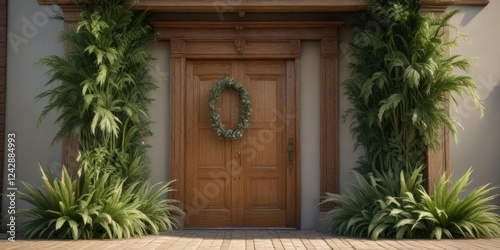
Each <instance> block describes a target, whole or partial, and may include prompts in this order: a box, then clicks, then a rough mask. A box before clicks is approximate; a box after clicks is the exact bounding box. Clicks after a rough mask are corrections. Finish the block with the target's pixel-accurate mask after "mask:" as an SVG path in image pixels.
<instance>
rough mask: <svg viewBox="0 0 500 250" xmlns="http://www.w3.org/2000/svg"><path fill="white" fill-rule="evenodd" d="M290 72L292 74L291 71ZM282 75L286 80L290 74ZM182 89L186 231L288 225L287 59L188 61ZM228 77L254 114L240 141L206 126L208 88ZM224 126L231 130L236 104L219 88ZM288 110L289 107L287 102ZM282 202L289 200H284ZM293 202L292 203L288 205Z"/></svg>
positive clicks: (290, 221)
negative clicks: (241, 87) (239, 88)
mask: <svg viewBox="0 0 500 250" xmlns="http://www.w3.org/2000/svg"><path fill="white" fill-rule="evenodd" d="M289 71H290V70H289ZM291 71H293V72H288V74H294V70H291ZM186 72H187V76H186V79H187V83H186V95H187V96H186V101H187V103H186V113H187V114H186V117H187V120H186V126H187V129H186V188H185V190H186V193H185V195H186V200H185V208H186V212H187V220H186V222H187V226H188V227H294V226H295V220H294V218H295V217H290V216H288V218H287V214H290V213H293V212H294V211H296V210H295V207H294V205H293V204H295V202H294V201H290V199H294V198H293V197H294V195H289V193H290V192H296V190H295V186H294V185H293V184H294V183H295V182H294V178H295V171H293V169H294V168H291V167H292V166H289V165H288V158H287V157H288V155H287V140H288V137H289V136H292V137H293V135H289V136H287V131H289V130H287V126H295V121H293V122H290V121H284V120H283V119H282V117H287V115H286V112H287V107H286V98H285V97H286V96H287V94H289V95H290V94H292V95H293V94H294V93H287V91H294V89H295V88H294V87H287V85H291V86H295V83H294V82H290V81H288V82H287V79H293V77H292V78H290V77H287V61H285V60H279V61H189V62H188V63H187V71H186ZM226 76H229V77H234V78H235V79H236V80H237V81H239V82H241V83H242V84H243V85H244V86H245V88H246V89H247V90H248V92H249V93H250V97H251V102H252V116H251V119H250V126H249V128H248V129H247V130H246V132H245V135H244V137H243V138H240V139H237V140H232V141H231V140H225V139H222V138H219V137H218V136H217V135H216V134H215V132H214V131H213V129H212V127H211V125H210V118H209V112H208V99H209V95H210V92H211V89H212V87H213V86H214V85H215V84H216V83H217V81H219V80H221V79H223V78H224V77H226ZM217 105H218V110H219V114H221V117H222V122H223V124H225V125H226V126H231V127H236V126H237V124H238V122H239V116H240V110H241V101H240V99H239V97H238V95H237V94H236V92H235V91H234V90H225V91H224V92H223V93H222V94H221V96H220V97H219V100H218V102H217ZM291 105H294V104H291ZM287 199H288V200H287ZM291 204H292V205H291Z"/></svg>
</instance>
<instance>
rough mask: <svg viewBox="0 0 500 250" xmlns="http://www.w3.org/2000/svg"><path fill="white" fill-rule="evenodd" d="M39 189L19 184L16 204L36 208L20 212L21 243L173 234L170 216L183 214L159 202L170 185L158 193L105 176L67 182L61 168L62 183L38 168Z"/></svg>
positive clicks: (170, 202) (167, 202)
mask: <svg viewBox="0 0 500 250" xmlns="http://www.w3.org/2000/svg"><path fill="white" fill-rule="evenodd" d="M40 170H41V172H42V179H43V187H37V186H35V185H33V184H30V183H23V184H24V185H25V187H26V188H27V191H26V192H21V193H20V199H22V200H24V201H26V202H28V203H29V204H31V205H33V206H34V207H35V208H33V209H26V210H22V211H20V212H19V213H20V215H21V218H22V220H23V223H21V227H20V228H19V230H20V232H21V233H22V234H23V235H24V237H26V238H29V239H30V238H58V239H74V240H77V239H92V238H122V237H126V238H129V237H135V236H142V235H145V234H149V233H153V234H158V233H159V232H160V231H169V230H172V229H173V228H174V223H175V221H174V220H173V219H172V218H171V216H172V215H173V214H175V213H179V214H181V213H182V211H180V209H179V208H178V207H177V206H176V204H175V203H176V201H174V200H169V199H163V197H162V196H164V195H167V194H168V193H170V192H172V191H173V190H172V189H171V182H169V183H167V184H165V185H162V186H160V187H158V185H159V184H156V185H150V184H149V183H148V182H146V183H139V182H135V183H132V184H131V185H129V187H127V188H124V186H123V184H124V181H123V180H121V179H120V178H114V177H113V176H111V175H109V174H104V175H102V176H92V177H88V176H87V177H80V179H78V180H72V179H71V177H70V176H69V174H68V172H67V171H66V169H65V168H63V172H62V177H61V179H57V178H55V177H54V175H53V174H52V173H50V172H48V173H46V171H44V170H43V168H42V167H40Z"/></svg>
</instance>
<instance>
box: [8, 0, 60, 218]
mask: <svg viewBox="0 0 500 250" xmlns="http://www.w3.org/2000/svg"><path fill="white" fill-rule="evenodd" d="M7 5H8V6H7V8H8V9H7V13H8V20H7V31H8V34H7V86H6V88H7V93H8V95H7V98H6V101H7V105H6V113H5V117H6V122H5V133H6V134H7V133H15V134H16V151H15V152H16V170H15V174H16V186H17V187H18V188H20V187H22V185H21V181H25V182H30V183H41V178H40V171H39V169H38V164H39V163H40V164H43V165H47V166H50V167H52V168H53V169H60V166H61V165H60V160H61V146H60V144H55V145H52V144H51V142H52V139H53V137H54V136H55V134H56V133H57V131H58V128H57V127H56V126H54V125H53V121H54V120H55V114H51V115H49V116H48V117H47V119H46V121H45V122H44V123H42V124H41V125H40V127H39V128H37V127H36V121H37V119H38V116H39V115H40V112H41V111H42V108H43V107H44V106H45V105H46V103H47V100H41V101H39V102H37V101H36V98H35V96H36V95H38V94H40V93H41V92H42V91H43V90H44V89H45V88H44V85H45V82H46V81H47V77H46V76H45V75H44V73H45V72H46V71H47V69H48V68H46V67H42V66H39V65H34V63H35V62H36V61H37V60H38V59H40V58H42V57H44V56H48V55H61V54H62V53H63V51H64V46H63V45H62V44H61V43H59V42H58V36H59V32H60V31H61V30H62V29H63V22H62V21H59V20H54V19H50V18H49V17H50V16H53V15H54V14H55V12H54V11H56V10H58V8H56V7H54V6H44V7H42V6H40V5H38V4H37V3H36V1H35V0H15V1H14V0H9V1H8V4H7ZM4 166H7V165H6V159H5V160H4ZM6 171H7V168H4V176H5V177H6V176H7V174H6ZM5 188H6V184H5V183H4V185H3V189H4V190H5ZM6 198H7V197H5V196H3V197H2V201H3V202H4V203H3V204H2V212H3V214H5V212H6V206H5V205H6V204H7V203H6V202H7V199H6ZM16 205H21V206H23V205H22V203H21V202H20V201H19V199H18V200H17V203H16ZM16 208H20V207H19V206H16Z"/></svg>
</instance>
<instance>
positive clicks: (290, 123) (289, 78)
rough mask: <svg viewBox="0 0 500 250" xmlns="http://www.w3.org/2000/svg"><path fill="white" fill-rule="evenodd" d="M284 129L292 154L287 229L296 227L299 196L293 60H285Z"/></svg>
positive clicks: (289, 170)
mask: <svg viewBox="0 0 500 250" xmlns="http://www.w3.org/2000/svg"><path fill="white" fill-rule="evenodd" d="M285 89H286V90H285V91H286V92H285V93H286V95H285V98H286V102H285V108H286V110H285V114H286V115H285V118H286V122H285V127H286V133H285V134H286V139H285V140H284V141H285V143H287V145H286V148H287V150H288V151H290V150H292V152H287V153H288V154H291V155H288V157H290V156H291V157H292V158H291V159H288V157H287V159H288V161H289V162H288V164H286V166H287V168H288V169H287V171H286V173H287V177H286V179H287V188H286V189H287V190H286V194H287V199H286V200H287V208H288V209H287V227H296V226H297V221H296V212H297V211H296V210H297V204H296V201H297V200H300V198H298V196H299V195H300V192H297V190H296V186H297V184H296V182H297V179H296V176H297V168H298V166H299V164H298V163H297V158H298V157H297V156H298V152H300V151H299V150H298V148H299V147H298V146H299V145H300V144H299V143H298V141H297V138H298V137H297V134H296V130H295V123H296V122H295V121H296V117H295V114H296V107H295V104H296V100H295V97H296V96H295V93H296V70H295V60H287V61H286V83H285Z"/></svg>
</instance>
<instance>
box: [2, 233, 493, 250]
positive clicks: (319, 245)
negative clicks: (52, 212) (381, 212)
mask: <svg viewBox="0 0 500 250" xmlns="http://www.w3.org/2000/svg"><path fill="white" fill-rule="evenodd" d="M0 249H2V250H3V249H5V250H15V249H22V250H25V249H28V250H29V249H36V250H39V249H42V250H43V249H57V250H66V249H78V250H80V249H99V250H101V249H118V250H125V249H141V250H142V249H147V250H149V249H172V250H177V249H179V250H181V249H182V250H188V249H199V250H221V249H236V250H239V249H248V250H254V249H263V250H268V249H277V250H282V249H283V250H288V249H290V250H292V249H294V250H297V249H298V250H309V249H320V250H323V249H325V250H326V249H346V250H347V249H351V250H352V249H357V250H360V249H368V250H377V249H384V250H385V249H388V250H399V249H404V250H406V249H418V250H422V249H429V250H449V249H450V250H451V249H453V250H455V249H464V250H475V249H481V250H482V249H486V250H490V249H491V250H497V249H500V239H489V240H488V239H466V240H448V239H445V240H440V241H438V240H391V239H381V240H377V241H372V240H369V239H357V238H346V237H337V236H333V235H329V234H325V233H320V232H315V231H307V230H305V231H291V230H274V231H270V230H178V231H174V232H171V233H161V234H160V235H156V236H145V237H142V238H133V239H120V240H108V239H102V240H78V241H73V240H17V241H16V242H8V241H7V240H0Z"/></svg>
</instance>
